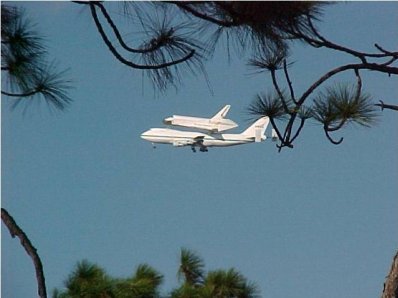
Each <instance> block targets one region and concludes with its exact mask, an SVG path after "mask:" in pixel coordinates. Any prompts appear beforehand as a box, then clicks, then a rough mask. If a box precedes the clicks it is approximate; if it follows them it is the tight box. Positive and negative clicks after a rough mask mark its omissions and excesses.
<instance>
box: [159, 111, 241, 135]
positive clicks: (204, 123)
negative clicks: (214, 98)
mask: <svg viewBox="0 0 398 298" xmlns="http://www.w3.org/2000/svg"><path fill="white" fill-rule="evenodd" d="M230 108H231V105H226V106H225V107H223V108H222V109H221V110H220V111H219V112H218V113H217V114H215V115H214V116H213V117H211V118H200V117H190V116H180V115H173V116H171V117H167V118H165V119H164V120H163V123H164V124H167V125H173V126H182V127H188V128H196V129H201V130H206V131H209V132H211V133H219V132H222V131H225V130H229V129H232V128H235V127H237V126H238V124H236V123H235V122H234V121H232V120H230V119H226V118H225V117H226V115H227V113H228V111H229V109H230Z"/></svg>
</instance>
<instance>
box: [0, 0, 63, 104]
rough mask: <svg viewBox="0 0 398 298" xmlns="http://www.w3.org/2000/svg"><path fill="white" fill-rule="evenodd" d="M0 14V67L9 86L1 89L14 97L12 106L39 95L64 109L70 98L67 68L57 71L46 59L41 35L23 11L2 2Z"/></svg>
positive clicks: (53, 64)
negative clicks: (0, 45)
mask: <svg viewBox="0 0 398 298" xmlns="http://www.w3.org/2000/svg"><path fill="white" fill-rule="evenodd" d="M1 16H2V22H1V43H2V47H1V60H2V62H1V70H2V75H4V76H5V78H6V82H7V84H6V85H7V86H6V87H7V88H9V90H8V91H5V90H3V89H2V91H1V93H2V94H3V95H6V96H9V97H11V98H14V99H15V102H14V105H13V106H14V107H15V106H16V105H18V104H19V103H21V102H25V103H26V102H31V99H32V98H34V97H42V98H44V99H45V101H46V102H47V103H49V104H52V105H53V106H54V107H56V108H57V109H60V110H63V109H64V108H65V107H66V106H67V105H68V104H69V103H70V102H71V99H70V98H69V96H68V94H67V91H68V89H69V88H70V81H69V80H67V79H66V78H65V75H66V72H65V71H58V70H57V69H56V66H55V63H49V62H48V61H47V60H46V54H47V52H46V48H45V46H44V43H43V38H42V37H41V36H40V34H39V33H38V32H36V31H35V26H34V25H33V24H32V23H31V22H30V21H29V19H27V18H26V16H25V14H24V11H22V10H20V9H18V8H16V7H12V6H9V5H6V4H2V5H1Z"/></svg>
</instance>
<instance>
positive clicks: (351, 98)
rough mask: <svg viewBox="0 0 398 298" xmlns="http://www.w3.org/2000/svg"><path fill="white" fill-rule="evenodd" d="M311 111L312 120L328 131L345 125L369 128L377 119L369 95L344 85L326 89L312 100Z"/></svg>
mask: <svg viewBox="0 0 398 298" xmlns="http://www.w3.org/2000/svg"><path fill="white" fill-rule="evenodd" d="M312 110H313V118H314V119H315V120H317V121H319V122H321V123H322V124H323V125H325V126H326V127H328V129H329V130H336V129H338V128H339V127H341V126H342V125H344V124H346V123H355V124H358V125H361V126H367V127H369V126H371V125H372V124H374V123H375V120H376V117H377V114H376V110H377V109H376V107H375V105H374V103H373V102H372V98H371V97H370V95H368V94H364V93H358V92H357V91H356V90H355V89H354V88H352V87H349V86H345V85H340V86H336V87H333V88H332V87H330V88H326V90H325V91H324V92H321V93H320V94H319V96H318V97H317V98H316V99H315V100H314V106H313V108H312Z"/></svg>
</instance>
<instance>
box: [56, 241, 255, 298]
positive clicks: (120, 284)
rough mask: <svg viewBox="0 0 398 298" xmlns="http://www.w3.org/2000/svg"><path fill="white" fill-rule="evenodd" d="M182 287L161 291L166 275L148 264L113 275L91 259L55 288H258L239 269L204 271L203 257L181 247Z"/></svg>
mask: <svg viewBox="0 0 398 298" xmlns="http://www.w3.org/2000/svg"><path fill="white" fill-rule="evenodd" d="M178 276H179V277H181V278H183V281H182V283H181V284H180V286H179V287H177V288H175V289H173V290H172V291H171V292H170V294H168V295H163V296H162V295H161V294H160V291H159V287H160V285H161V284H162V282H163V276H162V275H161V274H160V273H159V272H157V271H156V270H155V269H154V268H152V267H150V266H149V265H147V264H141V265H139V266H138V267H137V268H136V270H135V272H134V274H133V275H132V276H131V277H129V278H112V277H110V276H108V275H107V274H106V272H105V271H104V270H103V269H102V268H100V267H99V266H97V265H95V264H91V263H89V262H88V261H85V260H84V261H82V262H79V263H77V265H76V269H75V270H74V271H73V272H72V273H71V274H70V275H69V276H68V278H67V280H66V281H65V283H64V284H65V290H64V291H61V290H58V289H55V290H54V291H53V298H77V297H79V298H108V297H109V298H111V297H112V298H160V297H168V298H255V297H259V295H258V289H257V287H256V286H255V285H254V284H253V283H249V282H248V281H247V279H246V278H245V277H244V276H243V275H242V274H241V273H239V272H238V271H236V270H235V269H229V270H215V271H209V272H208V273H207V274H206V273H205V271H204V262H203V260H202V259H201V258H200V257H199V256H198V255H197V254H195V253H193V252H192V251H190V250H188V249H184V248H183V249H181V256H180V266H179V270H178Z"/></svg>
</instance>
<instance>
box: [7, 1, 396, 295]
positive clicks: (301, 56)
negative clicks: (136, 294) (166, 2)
mask: <svg viewBox="0 0 398 298" xmlns="http://www.w3.org/2000/svg"><path fill="white" fill-rule="evenodd" d="M18 5H21V6H25V7H26V9H27V13H28V14H29V15H30V16H31V18H32V19H33V20H36V21H37V22H38V29H39V31H40V32H42V33H43V34H44V35H45V36H46V37H47V40H48V43H47V44H48V45H49V47H50V49H49V52H50V55H51V57H54V58H56V59H57V60H58V61H59V62H60V67H61V68H62V67H65V68H66V67H69V68H70V77H71V78H72V79H73V81H74V86H75V88H74V89H73V90H71V92H70V96H71V97H72V98H73V100H74V102H73V104H72V105H71V107H70V109H69V110H68V111H67V112H65V113H53V112H51V111H50V110H49V109H47V108H46V105H44V104H42V105H39V104H32V105H31V106H30V107H29V109H27V111H26V112H25V113H23V110H22V109H17V110H15V111H10V108H9V106H10V101H9V100H8V99H5V98H2V118H1V124H2V206H3V207H5V208H6V209H7V210H8V211H9V212H10V213H11V214H12V215H13V216H14V218H15V220H16V221H17V223H18V224H19V225H20V226H21V227H22V228H23V229H24V230H25V232H26V233H27V234H28V236H29V237H30V239H31V241H32V242H33V244H34V245H35V247H36V248H37V249H38V252H39V254H40V256H41V258H42V261H43V265H44V270H45V275H46V281H47V290H48V292H49V293H51V291H52V290H53V289H54V288H55V287H57V288H62V287H63V281H64V280H65V279H66V277H67V275H68V274H69V273H70V272H71V270H72V269H73V268H74V266H75V264H76V262H78V261H80V260H82V259H88V260H89V261H91V262H95V263H98V264H99V265H100V266H102V267H104V268H105V269H106V270H107V272H108V273H109V274H111V275H113V276H118V277H127V276H128V275H130V274H132V272H133V271H134V268H135V267H136V266H137V265H138V264H140V263H144V262H145V263H148V264H150V265H151V266H153V267H155V268H156V269H157V270H159V271H160V272H161V273H163V274H164V275H165V283H164V285H163V290H164V293H166V292H167V291H169V290H171V289H172V287H174V286H176V285H177V278H176V272H177V268H178V256H179V251H180V248H181V247H186V248H190V249H192V250H194V251H196V252H198V253H199V254H200V255H201V256H202V257H203V259H204V260H205V262H206V265H207V266H206V269H207V270H210V269H217V268H230V267H234V268H236V269H238V270H240V271H241V272H242V273H243V274H244V275H245V276H246V277H247V278H248V279H249V280H251V281H254V282H256V283H257V284H258V286H259V288H260V290H261V293H262V296H263V297H272V298H290V297H307V298H318V297H323V298H328V297H330V298H335V297H351V298H356V297H358V298H359V297H361V298H363V297H378V296H379V295H380V293H381V291H382V287H383V282H384V277H385V276H386V275H387V273H388V270H389V268H390V264H391V261H392V257H393V255H394V254H395V252H396V250H397V248H398V240H397V235H398V217H397V214H398V197H397V194H398V183H397V181H398V160H397V152H398V151H397V149H398V138H397V131H396V128H397V114H396V113H394V112H392V111H384V112H383V113H380V115H381V117H380V122H379V124H378V125H377V126H376V127H374V128H371V129H363V128H355V127H350V128H347V129H345V130H344V131H339V132H337V133H336V135H335V136H336V137H339V136H344V137H345V139H344V142H343V144H342V145H340V146H334V145H332V144H331V143H329V142H328V141H327V140H326V138H325V137H324V134H323V132H322V129H321V127H320V126H318V125H316V124H315V123H312V124H309V125H308V126H307V127H306V129H305V131H304V132H303V133H302V135H301V138H300V139H299V140H298V141H297V143H296V146H295V148H294V149H293V150H290V149H286V150H283V151H282V152H281V153H278V152H277V149H276V147H275V144H274V143H272V142H270V141H267V142H265V143H261V144H250V145H244V146H236V147H230V148H210V150H209V152H208V153H205V154H203V153H200V152H198V153H196V154H194V153H192V152H191V150H190V148H187V147H186V148H173V147H172V146H166V145H164V146H162V145H159V146H158V148H157V149H156V150H153V149H152V147H151V144H150V143H148V142H145V141H144V140H142V139H140V137H139V136H140V134H141V133H142V132H143V131H145V130H147V129H149V128H151V127H161V126H162V122H161V121H162V119H163V118H165V117H166V116H170V115H172V114H186V115H196V116H203V117H206V116H211V115H213V114H214V113H215V112H216V111H218V109H219V108H221V107H222V106H223V105H225V104H231V105H232V108H231V110H230V112H229V116H230V118H231V119H233V120H234V121H236V122H237V123H239V124H240V127H239V128H238V129H237V130H236V131H239V130H243V129H244V128H245V127H246V126H247V125H248V124H249V122H248V121H247V118H248V117H247V114H246V109H247V107H248V105H249V104H250V102H251V101H252V99H253V97H254V96H255V95H256V94H257V93H259V92H262V91H265V90H270V88H271V81H270V78H269V77H268V76H267V75H265V74H260V75H253V74H252V73H253V71H252V70H250V69H248V68H247V67H246V66H245V61H244V60H243V59H239V58H236V56H234V55H233V56H232V57H233V59H232V62H231V63H228V59H227V55H226V53H225V51H223V48H222V47H220V49H219V51H217V52H216V54H215V55H214V58H213V59H212V60H211V61H210V62H209V63H207V71H208V76H209V79H210V82H211V86H212V90H213V94H212V93H211V92H210V91H209V88H208V87H207V84H206V81H205V79H204V78H203V77H202V76H197V77H195V76H192V75H187V76H186V77H185V78H184V81H183V85H182V86H181V88H180V89H179V90H178V92H175V91H174V90H172V89H171V90H169V91H168V92H167V93H166V94H155V93H154V92H153V89H152V86H151V85H150V84H149V82H148V81H147V80H146V79H144V80H143V78H142V74H141V73H140V72H139V71H137V70H131V69H128V68H127V67H126V66H123V65H121V64H120V63H119V62H117V61H116V60H115V59H114V58H113V57H112V56H111V54H110V53H109V52H108V50H107V49H106V47H105V45H104V44H103V42H102V41H101V39H100V37H99V35H98V33H97V32H96V30H95V28H94V24H93V22H92V20H91V19H90V17H89V12H88V10H87V8H86V9H83V7H82V6H79V5H76V4H73V3H68V2H30V3H23V2H18ZM112 11H116V10H115V9H113V10H112ZM397 16H398V3H397V2H344V3H343V2H341V3H338V4H335V5H331V6H329V7H327V8H326V9H325V17H324V21H323V23H322V24H321V25H320V28H321V32H322V33H323V34H324V35H325V36H327V37H328V38H330V39H332V40H333V41H336V42H337V43H341V44H344V45H347V46H351V47H353V48H356V49H359V50H364V51H374V48H373V44H374V43H375V42H377V43H379V44H380V45H382V46H384V47H385V48H387V49H392V50H393V49H397V46H398V33H397V32H398V31H397V28H398V18H397ZM291 59H292V60H293V61H295V64H294V65H293V68H292V72H291V79H292V81H293V84H294V86H295V87H296V88H297V92H298V93H299V92H303V91H304V90H305V88H306V87H308V86H309V84H311V82H313V81H314V80H315V79H316V78H317V77H319V76H320V75H322V74H323V73H325V72H326V71H327V70H329V69H330V68H332V67H335V66H339V65H341V64H342V63H345V62H353V61H354V60H352V59H347V58H346V57H344V55H338V54H335V53H331V52H330V51H328V50H322V49H321V50H313V49H311V48H309V47H307V46H304V45H303V44H297V46H296V47H294V51H293V55H292V57H291ZM355 62H356V61H355ZM347 79H348V80H353V76H346V75H344V76H340V77H336V79H335V80H333V81H332V82H329V83H328V85H330V84H332V83H334V82H342V81H345V80H347ZM363 81H364V89H365V90H366V91H367V92H369V93H371V94H372V95H374V97H375V100H379V99H382V100H384V101H386V102H395V103H397V100H398V98H397V95H398V84H397V79H396V78H389V77H388V76H387V75H382V74H377V73H369V72H368V73H366V75H365V74H364V75H363ZM1 231H2V275H1V276H2V297H3V298H26V297H35V294H36V291H37V289H36V280H35V275H34V271H33V265H32V262H31V260H30V258H29V257H28V256H27V255H26V253H25V252H24V251H23V249H22V248H21V245H20V243H19V241H18V240H17V239H12V238H11V237H10V236H9V233H8V231H7V230H6V229H5V228H4V226H3V225H2V229H1Z"/></svg>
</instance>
